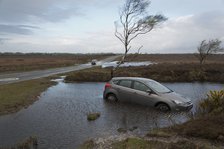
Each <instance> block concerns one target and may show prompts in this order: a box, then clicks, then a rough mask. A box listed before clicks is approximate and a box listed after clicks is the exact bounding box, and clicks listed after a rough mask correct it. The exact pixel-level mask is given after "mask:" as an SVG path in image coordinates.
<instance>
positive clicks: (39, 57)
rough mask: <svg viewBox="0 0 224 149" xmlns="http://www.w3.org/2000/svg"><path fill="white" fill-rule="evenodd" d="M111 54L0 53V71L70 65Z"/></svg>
mask: <svg viewBox="0 0 224 149" xmlns="http://www.w3.org/2000/svg"><path fill="white" fill-rule="evenodd" d="M111 55H112V54H1V53H0V73H5V72H18V71H30V70H40V69H48V68H56V67H65V66H71V65H75V64H80V63H86V62H90V61H91V60H92V59H98V60H99V59H103V58H106V57H108V56H111Z"/></svg>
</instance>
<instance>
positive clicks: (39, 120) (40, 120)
mask: <svg viewBox="0 0 224 149" xmlns="http://www.w3.org/2000/svg"><path fill="white" fill-rule="evenodd" d="M58 82H59V83H58V85H56V86H53V87H50V88H49V89H48V90H47V91H45V92H44V93H42V95H41V96H40V99H39V100H38V101H37V102H35V103H34V104H33V105H31V106H30V107H28V108H27V109H24V110H21V111H19V112H17V113H15V114H10V115H6V116H1V117H0V147H1V146H7V145H12V144H16V143H17V142H19V141H22V140H24V139H25V138H27V137H29V136H37V138H38V141H39V142H38V143H39V147H40V148H77V146H78V145H80V144H81V143H82V142H83V141H85V140H87V139H90V138H96V137H106V136H110V135H116V134H119V133H118V132H117V129H118V128H126V129H129V128H133V127H135V126H137V129H136V130H134V131H133V132H129V133H134V134H139V135H144V134H146V133H147V132H148V131H149V130H150V129H152V128H155V127H166V126H169V125H172V124H173V123H182V122H185V121H186V120H187V119H188V116H187V114H186V113H173V114H164V113H158V112H157V111H155V110H152V109H151V108H149V107H144V106H140V105H133V104H127V103H120V102H118V103H113V102H106V101H104V100H103V98H102V92H103V89H104V83H64V82H63V81H62V79H59V80H58ZM164 84H165V85H166V86H168V87H169V88H171V89H173V90H174V91H176V92H178V93H181V94H183V95H185V96H188V97H191V98H192V100H193V103H196V102H197V100H196V99H199V98H198V96H200V98H202V97H203V96H204V95H205V93H206V92H208V91H209V90H216V89H221V88H222V87H223V85H222V84H211V83H164ZM90 112H100V113H101V116H100V118H98V119H97V120H96V121H92V122H89V121H87V117H86V116H87V114H88V113H90Z"/></svg>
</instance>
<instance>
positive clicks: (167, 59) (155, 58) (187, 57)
mask: <svg viewBox="0 0 224 149" xmlns="http://www.w3.org/2000/svg"><path fill="white" fill-rule="evenodd" d="M117 60H119V59H117ZM126 61H152V62H156V63H173V64H178V63H199V60H198V59H197V58H196V56H195V55H194V54H129V55H128V56H127V59H126ZM206 63H207V64H209V63H221V64H224V54H215V55H210V56H209V57H208V59H206Z"/></svg>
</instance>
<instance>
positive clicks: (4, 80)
mask: <svg viewBox="0 0 224 149" xmlns="http://www.w3.org/2000/svg"><path fill="white" fill-rule="evenodd" d="M16 80H19V78H4V79H0V82H8V81H16Z"/></svg>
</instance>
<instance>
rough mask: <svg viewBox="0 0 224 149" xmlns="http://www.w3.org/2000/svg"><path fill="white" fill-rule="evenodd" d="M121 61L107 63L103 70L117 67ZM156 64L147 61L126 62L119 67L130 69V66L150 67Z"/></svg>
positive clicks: (103, 65)
mask: <svg viewBox="0 0 224 149" xmlns="http://www.w3.org/2000/svg"><path fill="white" fill-rule="evenodd" d="M118 63H119V61H113V62H107V63H103V64H102V68H107V67H116V66H117V65H118ZM153 64H156V63H153V62H150V61H145V62H124V63H123V64H121V65H120V66H119V67H130V66H134V67H137V66H148V65H153Z"/></svg>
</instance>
